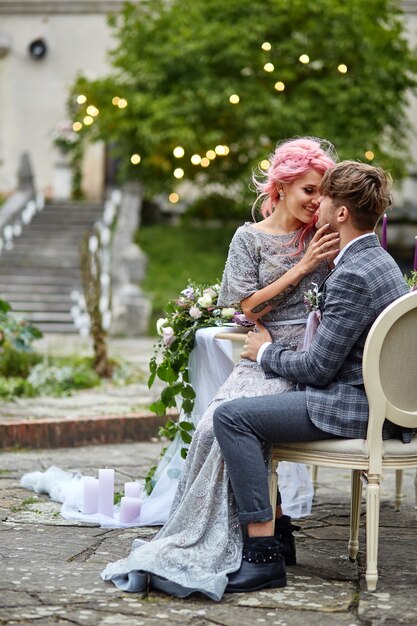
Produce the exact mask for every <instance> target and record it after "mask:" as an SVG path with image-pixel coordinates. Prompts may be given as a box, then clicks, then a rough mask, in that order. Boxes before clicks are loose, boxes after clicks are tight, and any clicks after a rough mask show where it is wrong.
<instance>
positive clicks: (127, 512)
mask: <svg viewBox="0 0 417 626" xmlns="http://www.w3.org/2000/svg"><path fill="white" fill-rule="evenodd" d="M139 514H140V500H139V498H129V497H127V496H124V497H123V498H122V499H121V500H120V517H119V521H120V523H121V524H131V523H132V522H134V521H135V519H136V518H137V517H139Z"/></svg>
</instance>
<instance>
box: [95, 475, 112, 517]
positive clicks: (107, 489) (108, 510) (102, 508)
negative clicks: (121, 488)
mask: <svg viewBox="0 0 417 626" xmlns="http://www.w3.org/2000/svg"><path fill="white" fill-rule="evenodd" d="M113 506H114V469H101V470H98V512H99V513H101V514H102V515H108V516H109V517H113Z"/></svg>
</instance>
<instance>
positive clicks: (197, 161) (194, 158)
mask: <svg viewBox="0 0 417 626" xmlns="http://www.w3.org/2000/svg"><path fill="white" fill-rule="evenodd" d="M191 163H192V164H193V165H200V163H201V156H200V155H199V154H193V156H192V157H191Z"/></svg>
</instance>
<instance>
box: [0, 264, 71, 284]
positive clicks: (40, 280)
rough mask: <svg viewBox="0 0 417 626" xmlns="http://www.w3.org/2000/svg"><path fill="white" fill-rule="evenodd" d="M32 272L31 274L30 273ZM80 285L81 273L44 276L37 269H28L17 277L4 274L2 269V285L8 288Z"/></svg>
mask: <svg viewBox="0 0 417 626" xmlns="http://www.w3.org/2000/svg"><path fill="white" fill-rule="evenodd" d="M29 270H31V273H29ZM61 284H65V285H79V284H80V272H79V271H71V272H68V271H67V272H63V271H61V272H54V273H52V272H51V273H50V274H49V275H48V276H42V275H40V274H39V273H38V272H37V269H36V268H26V270H25V273H23V272H22V274H19V275H16V274H8V273H7V272H3V268H0V285H4V286H6V287H12V288H14V287H17V286H18V285H29V286H31V287H32V288H33V287H34V286H35V285H58V286H59V285H61Z"/></svg>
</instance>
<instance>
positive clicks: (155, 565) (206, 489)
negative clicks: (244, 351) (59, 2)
mask: <svg viewBox="0 0 417 626" xmlns="http://www.w3.org/2000/svg"><path fill="white" fill-rule="evenodd" d="M294 235H295V233H290V234H288V235H272V234H269V233H264V232H261V231H259V230H257V229H255V228H254V227H253V225H251V224H249V223H246V224H244V225H243V226H241V227H239V228H238V229H237V231H236V233H235V235H234V237H233V239H232V242H231V244H230V249H229V254H228V259H227V262H226V266H225V270H224V274H223V280H222V288H221V292H220V296H219V304H220V305H222V306H230V305H233V304H236V303H238V302H240V301H241V300H243V299H244V298H246V297H248V296H249V295H251V294H252V293H254V292H255V291H257V290H258V289H261V288H262V287H265V286H266V285H268V284H270V283H271V282H273V281H274V280H276V279H277V278H279V277H280V276H281V275H282V274H284V273H285V272H286V271H287V270H289V269H290V268H291V267H292V266H293V265H295V264H296V263H297V262H298V261H299V260H300V256H299V255H297V256H292V253H293V252H294V250H295V249H294V247H293V246H292V245H291V242H292V239H293V237H294ZM327 272H328V268H327V265H326V264H325V263H323V264H321V265H320V267H319V268H317V270H316V271H315V272H313V273H312V274H310V275H308V276H306V277H305V278H303V279H302V280H301V282H300V283H299V284H298V285H297V286H296V287H295V288H294V289H292V290H289V292H287V293H284V294H282V295H281V297H278V298H277V301H276V303H274V308H273V310H272V311H271V312H270V313H268V314H267V315H265V316H264V318H263V319H262V322H263V323H264V324H265V325H266V326H267V328H268V330H269V331H270V333H271V335H272V337H273V339H274V341H279V342H280V343H281V344H283V345H286V346H288V347H289V348H292V349H294V350H296V349H297V346H298V345H299V343H300V340H301V339H302V336H303V333H304V328H305V326H304V324H302V323H297V321H300V320H303V319H304V320H305V319H306V317H307V311H306V307H305V304H304V301H303V295H304V292H305V291H306V290H307V289H309V288H310V286H311V283H312V282H315V283H318V284H320V282H321V281H322V280H323V278H324V277H325V276H326V274H327ZM275 304H276V306H275ZM283 322H284V323H283ZM285 322H289V323H285ZM294 322H296V323H294ZM292 388H293V383H289V382H288V381H286V380H284V379H282V378H279V377H277V378H273V379H267V378H265V375H264V373H263V371H262V369H261V367H260V366H259V365H258V364H257V363H253V362H252V361H249V360H247V359H242V360H241V361H239V363H237V365H236V366H235V367H234V369H233V371H232V373H231V375H230V376H229V378H228V379H227V381H226V382H225V383H224V384H223V385H222V387H220V389H219V391H218V392H217V394H216V396H215V398H214V399H213V400H212V402H211V403H210V405H209V407H208V408H207V410H206V411H205V413H204V415H203V416H202V418H201V420H200V421H199V423H198V426H197V428H196V431H195V432H194V435H193V440H192V443H191V446H190V449H189V452H188V456H187V461H186V463H185V467H184V470H183V472H182V475H181V478H180V480H179V484H178V489H177V492H176V495H175V499H174V502H173V506H172V509H171V512H170V515H169V518H168V520H167V522H166V524H165V525H164V526H163V528H162V529H161V530H160V532H159V533H158V534H157V535H156V537H155V538H154V539H153V540H152V541H150V542H143V541H142V540H139V539H137V540H135V541H134V542H133V546H132V550H131V553H130V555H129V556H128V557H127V558H125V559H121V560H120V561H116V562H114V563H109V564H108V565H107V567H106V569H105V570H104V572H103V573H102V578H103V579H104V580H112V582H113V583H114V584H115V585H117V586H118V587H120V588H122V589H125V590H126V591H136V588H135V572H137V571H141V572H149V573H150V574H155V575H157V576H159V577H163V578H165V579H168V580H169V581H171V583H174V584H171V585H170V591H171V593H173V594H174V595H180V596H184V595H186V593H187V592H188V591H189V592H190V593H191V592H193V591H201V592H203V593H204V594H206V595H207V596H209V597H210V598H212V599H213V600H220V599H221V597H222V595H223V593H224V590H225V587H226V585H227V574H229V573H231V572H233V571H235V570H237V569H238V568H239V567H240V561H241V556H242V536H241V527H240V524H239V521H238V516H237V509H236V505H235V501H234V498H233V494H232V491H231V488H230V485H229V480H228V473H227V470H226V467H225V465H224V462H223V458H222V455H221V451H220V448H219V445H218V443H217V441H216V439H215V438H214V434H213V427H212V417H213V412H214V410H215V408H216V407H217V406H218V405H219V404H221V403H223V402H225V401H227V400H232V399H235V398H242V397H245V396H259V395H267V394H273V393H274V394H275V393H281V392H284V391H289V390H291V389H292ZM175 589H177V591H178V594H177V593H176V591H175Z"/></svg>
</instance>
